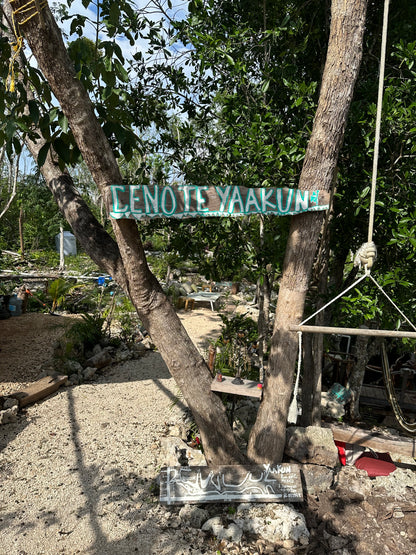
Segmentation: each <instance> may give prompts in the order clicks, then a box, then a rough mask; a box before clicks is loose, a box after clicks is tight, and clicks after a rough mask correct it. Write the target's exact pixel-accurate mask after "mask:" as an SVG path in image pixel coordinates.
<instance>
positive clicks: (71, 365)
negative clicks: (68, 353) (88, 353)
mask: <svg viewBox="0 0 416 555" xmlns="http://www.w3.org/2000/svg"><path fill="white" fill-rule="evenodd" d="M64 369H65V372H66V373H67V374H68V375H71V374H81V372H82V366H81V364H80V363H79V362H78V361H77V360H66V361H65V363H64Z"/></svg>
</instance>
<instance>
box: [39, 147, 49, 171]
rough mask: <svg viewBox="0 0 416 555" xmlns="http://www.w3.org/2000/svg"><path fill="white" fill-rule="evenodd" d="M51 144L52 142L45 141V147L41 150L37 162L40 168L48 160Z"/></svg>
mask: <svg viewBox="0 0 416 555" xmlns="http://www.w3.org/2000/svg"><path fill="white" fill-rule="evenodd" d="M50 146H51V145H50V143H45V144H44V145H43V147H42V148H41V149H40V150H39V154H38V160H37V163H38V166H39V167H40V168H41V167H42V166H43V164H44V163H45V161H46V157H47V155H48V152H49V148H50Z"/></svg>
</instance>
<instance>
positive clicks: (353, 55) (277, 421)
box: [248, 0, 367, 463]
mask: <svg viewBox="0 0 416 555" xmlns="http://www.w3.org/2000/svg"><path fill="white" fill-rule="evenodd" d="M366 7H367V1H366V0H357V1H355V2H345V0H333V2H332V8H331V28H330V37H329V43H328V52H327V59H326V63H325V69H324V74H323V78H322V85H321V91H320V95H319V103H318V109H317V113H316V116H315V121H314V126H313V130H312V135H311V138H310V141H309V144H308V148H307V151H306V155H305V161H304V164H303V168H302V173H301V176H300V181H299V189H308V190H316V189H320V190H327V191H328V190H330V188H331V184H332V182H333V177H334V173H335V170H336V163H337V159H338V153H339V150H340V147H341V143H342V140H343V136H344V130H345V125H346V121H347V115H348V110H349V107H350V103H351V99H352V95H353V90H354V85H355V82H356V79H357V76H358V71H359V66H360V62H361V55H362V40H363V33H364V23H365V14H366ZM321 222H322V216H321V215H319V214H317V213H315V214H314V213H312V214H302V215H299V216H295V217H293V218H292V222H291V227H290V232H289V239H288V243H287V247H286V254H285V260H284V264H283V276H282V279H281V284H280V290H279V297H278V302H277V307H276V317H275V326H274V333H273V337H272V344H271V357H270V365H269V369H268V371H267V374H266V381H265V387H264V397H263V402H262V403H261V405H260V409H259V413H258V417H257V420H256V422H255V424H254V426H253V428H252V431H251V435H250V439H249V445H248V454H249V457H250V458H251V459H252V460H254V461H256V462H258V463H261V462H274V463H277V462H280V461H281V460H282V457H283V451H284V446H285V435H286V422H287V414H288V409H289V403H290V397H291V394H292V389H293V375H294V368H295V363H296V355H297V336H296V333H294V332H292V331H290V330H289V326H290V325H292V324H299V323H300V321H301V318H302V314H303V309H304V302H305V297H306V292H307V288H308V283H309V277H310V273H311V269H312V264H313V259H314V255H315V250H316V246H317V241H318V236H319V231H320V229H321Z"/></svg>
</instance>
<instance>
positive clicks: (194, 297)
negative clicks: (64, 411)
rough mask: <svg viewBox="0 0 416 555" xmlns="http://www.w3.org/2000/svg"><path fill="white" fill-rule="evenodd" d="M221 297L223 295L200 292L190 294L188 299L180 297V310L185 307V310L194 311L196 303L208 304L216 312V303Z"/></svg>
mask: <svg viewBox="0 0 416 555" xmlns="http://www.w3.org/2000/svg"><path fill="white" fill-rule="evenodd" d="M220 297H221V293H208V292H207V291H200V292H198V293H190V294H189V295H187V296H186V297H179V300H178V308H182V306H185V310H192V309H193V308H195V303H202V302H205V303H206V302H208V303H209V304H210V306H211V310H212V311H214V310H215V303H216V302H217V301H218V299H219V298H220Z"/></svg>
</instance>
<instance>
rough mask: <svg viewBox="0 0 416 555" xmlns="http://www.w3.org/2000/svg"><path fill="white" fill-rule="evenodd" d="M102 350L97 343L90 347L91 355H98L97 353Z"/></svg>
mask: <svg viewBox="0 0 416 555" xmlns="http://www.w3.org/2000/svg"><path fill="white" fill-rule="evenodd" d="M102 350H103V349H102V347H101V345H99V344H97V345H94V347H93V349H92V354H93V355H98V353H101V351H102Z"/></svg>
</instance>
